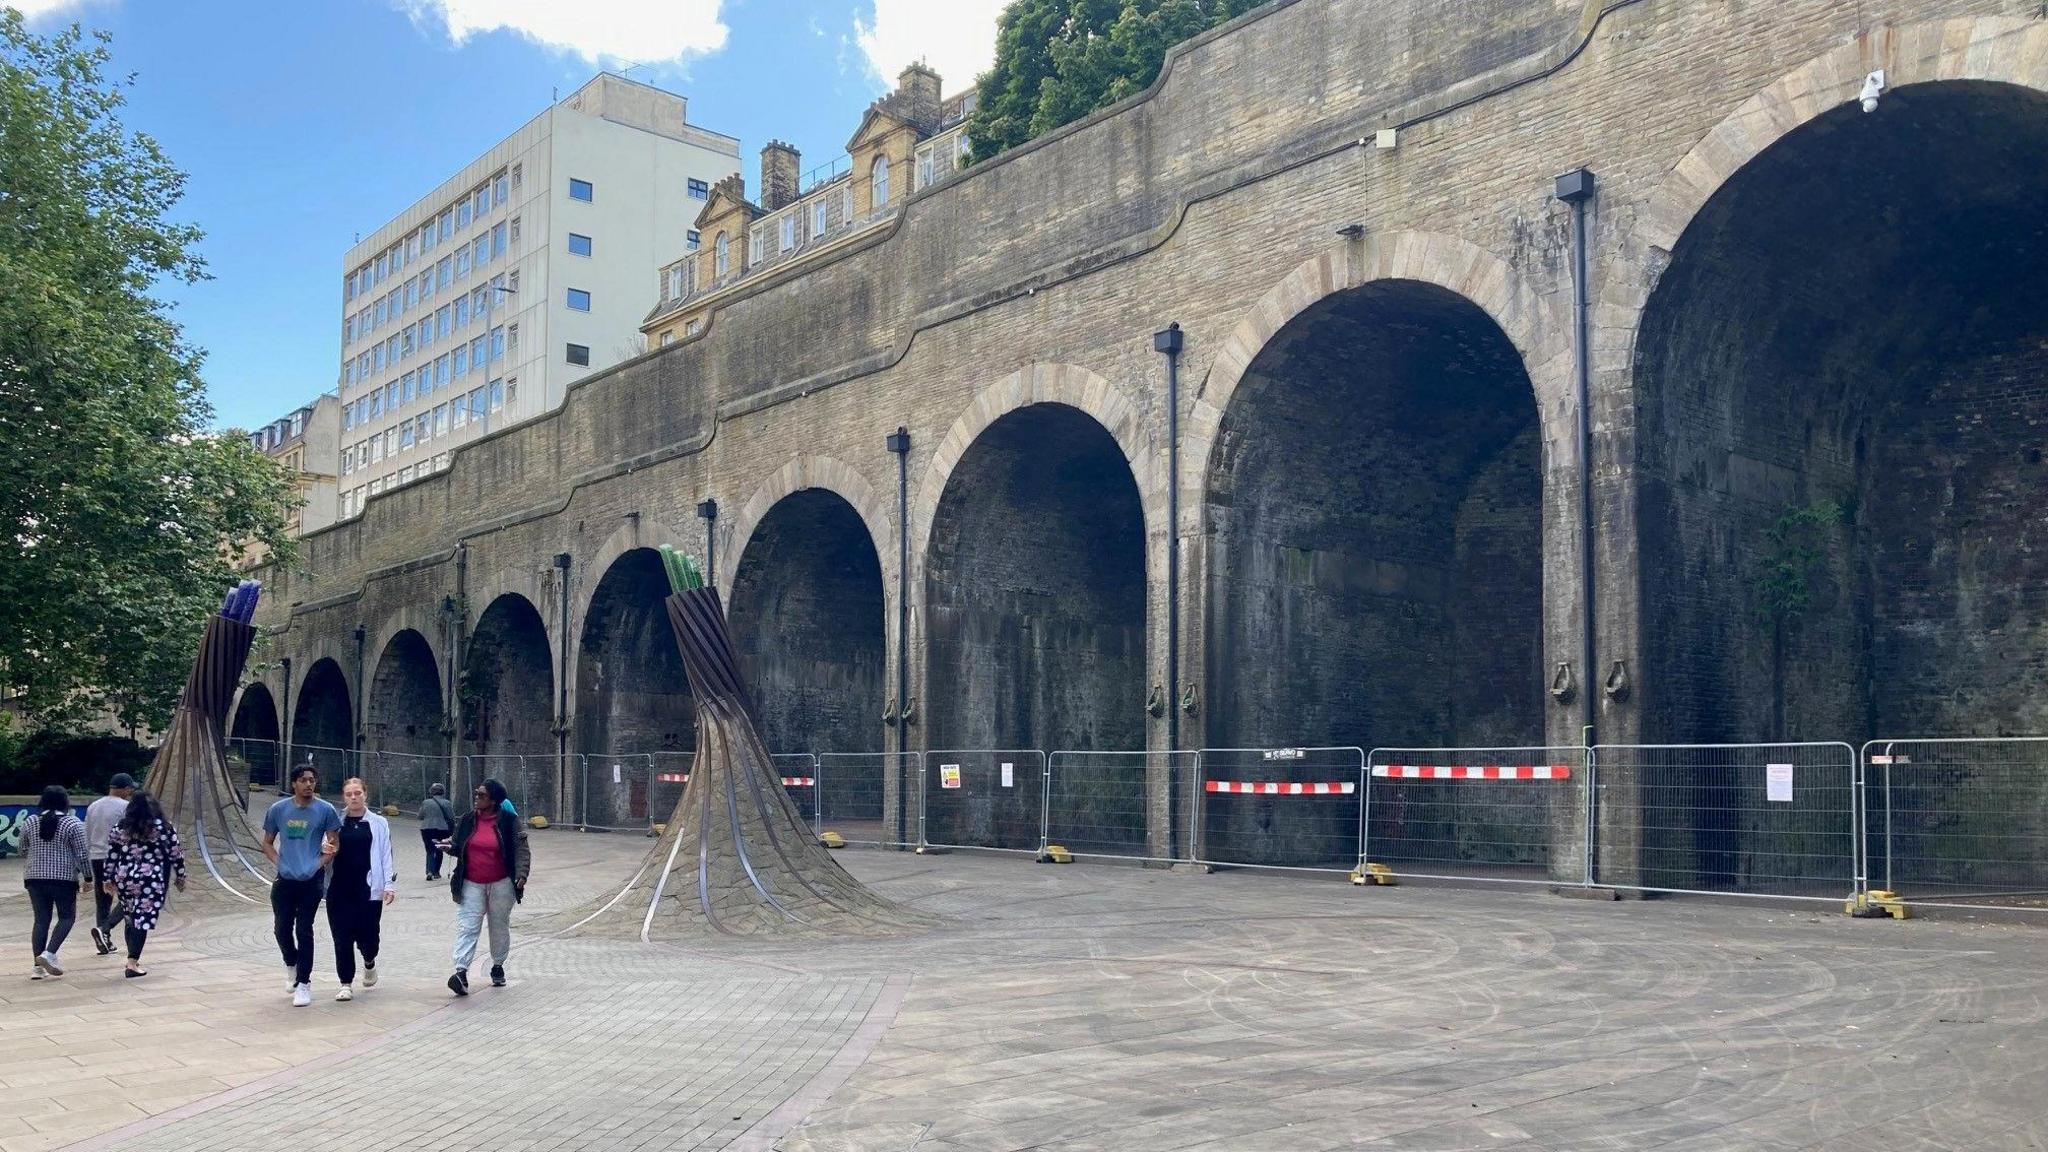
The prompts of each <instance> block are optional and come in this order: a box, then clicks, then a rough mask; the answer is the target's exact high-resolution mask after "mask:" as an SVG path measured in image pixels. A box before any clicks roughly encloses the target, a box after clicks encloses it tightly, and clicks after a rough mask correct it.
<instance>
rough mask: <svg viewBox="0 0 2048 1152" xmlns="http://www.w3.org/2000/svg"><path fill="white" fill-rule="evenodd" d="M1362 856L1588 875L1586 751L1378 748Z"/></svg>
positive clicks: (1555, 879)
mask: <svg viewBox="0 0 2048 1152" xmlns="http://www.w3.org/2000/svg"><path fill="white" fill-rule="evenodd" d="M1366 769H1367V771H1366V790H1367V791H1366V799H1365V839H1366V842H1365V854H1366V858H1367V859H1369V860H1373V861H1376V862H1378V863H1382V864H1386V865H1388V866H1389V867H1391V868H1392V869H1393V870H1394V871H1395V872H1396V873H1397V874H1399V875H1402V876H1416V877H1423V878H1436V879H1457V880H1491V881H1502V882H1507V883H1523V884H1556V883H1569V884H1582V883H1584V882H1585V879H1586V816H1587V810H1586V800H1587V797H1588V795H1589V794H1590V788H1589V786H1588V783H1587V779H1586V750H1585V749H1584V748H1582V747H1576V746H1572V747H1559V748H1542V747H1526V748H1375V749H1373V750H1372V753H1371V754H1370V755H1369V756H1368V757H1367V758H1366Z"/></svg>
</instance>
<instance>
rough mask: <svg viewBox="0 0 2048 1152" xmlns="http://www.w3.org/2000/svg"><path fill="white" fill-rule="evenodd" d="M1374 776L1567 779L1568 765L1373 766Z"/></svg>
mask: <svg viewBox="0 0 2048 1152" xmlns="http://www.w3.org/2000/svg"><path fill="white" fill-rule="evenodd" d="M1372 774H1373V775H1375V776H1382V777H1389V778H1392V779H1395V780H1569V779H1571V776H1572V769H1571V765H1569V764H1375V765H1373V766H1372Z"/></svg>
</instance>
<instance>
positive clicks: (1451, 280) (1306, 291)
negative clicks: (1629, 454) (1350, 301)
mask: <svg viewBox="0 0 2048 1152" xmlns="http://www.w3.org/2000/svg"><path fill="white" fill-rule="evenodd" d="M1381 280H1414V281H1419V282H1421V283H1424V284H1433V285H1435V286H1437V287H1439V288H1443V289H1446V290H1448V291H1450V292H1452V293H1454V294H1456V295H1458V296H1462V297H1464V298H1465V299H1466V300H1469V301H1470V302H1472V303H1473V304H1475V305H1477V306H1478V307H1479V308H1480V310H1482V311H1484V312H1485V313H1486V314H1487V315H1488V316H1489V317H1491V318H1492V320H1493V322H1494V323H1495V324H1496V325H1498V326H1499V327H1500V330H1501V331H1502V332H1503V333H1505V334H1506V335H1507V338H1508V340H1509V341H1510V342H1511V343H1512V344H1513V345H1514V346H1515V348H1516V350H1517V351H1519V352H1520V353H1521V356H1522V362H1523V365H1524V366H1525V367H1526V368H1527V370H1528V373H1529V382H1530V385H1531V387H1533V388H1534V389H1535V392H1536V403H1537V411H1538V413H1539V417H1540V418H1541V420H1542V421H1543V431H1544V439H1545V440H1546V441H1547V442H1549V443H1550V444H1551V445H1552V447H1553V448H1554V450H1555V451H1557V452H1558V453H1560V454H1561V456H1560V458H1561V459H1565V460H1567V461H1568V460H1569V456H1568V455H1566V454H1570V453H1575V452H1576V450H1577V449H1576V441H1575V439H1574V437H1573V435H1572V434H1571V428H1572V427H1573V425H1572V419H1573V414H1572V411H1571V403H1572V401H1571V397H1572V364H1573V358H1572V345H1571V328H1570V316H1569V315H1568V314H1567V310H1566V308H1565V307H1564V306H1562V305H1561V304H1559V303H1558V302H1556V301H1554V300H1553V299H1551V298H1550V297H1546V296H1544V295H1543V294H1541V293H1539V292H1537V291H1536V289H1535V287H1534V286H1533V285H1532V284H1530V283H1529V282H1528V280H1527V279H1526V278H1524V277H1523V276H1522V275H1520V274H1519V273H1517V272H1516V271H1515V269H1514V267H1513V265H1511V264H1509V263H1508V262H1507V261H1506V260H1503V259H1501V258H1500V257H1499V256H1497V255H1494V254H1493V253H1492V252H1489V251H1487V250H1486V249H1484V248H1481V247H1480V246H1478V245H1476V244H1474V243H1472V242H1471V241H1469V240H1465V239H1463V238H1461V237H1457V236H1447V235H1444V234H1441V233H1434V232H1388V233H1384V234H1381V235H1376V236H1375V235H1368V236H1366V237H1365V238H1363V239H1362V240H1359V241H1355V242H1348V243H1345V244H1340V245H1337V246H1335V247H1332V248H1330V249H1328V250H1326V251H1324V252H1322V253H1320V254H1318V255H1316V256H1312V257H1310V258H1309V259H1307V260H1304V261H1302V262H1301V263H1300V264H1298V265H1296V266H1295V267H1294V269H1293V270H1292V271H1290V272H1289V273H1288V274H1287V275H1286V276H1283V277H1282V278H1281V279H1280V282H1279V283H1277V284H1275V285H1274V286H1273V287H1272V288H1270V289H1268V290H1267V291H1266V294H1265V295H1264V296H1261V297H1260V298H1259V301H1258V303H1256V304H1254V305H1252V307H1251V310H1250V311H1249V312H1248V313H1247V314H1246V316H1245V318H1244V319H1243V320H1241V321H1239V322H1238V325H1237V327H1236V328H1234V329H1232V330H1231V333H1230V335H1229V337H1228V338H1226V339H1225V340H1224V342H1223V347H1222V348H1221V349H1220V350H1219V351H1218V352H1217V353H1216V358H1215V360H1214V361H1212V362H1211V364H1210V366H1209V371H1208V374H1207V375H1206V377H1205V378H1204V379H1203V380H1202V382H1201V385H1200V387H1198V388H1197V389H1196V391H1195V395H1194V399H1193V403H1192V404H1191V405H1190V407H1189V410H1188V415H1187V421H1186V423H1185V424H1184V425H1182V428H1181V474H1180V477H1179V480H1178V482H1179V484H1180V486H1181V522H1182V527H1181V529H1180V530H1181V532H1182V534H1183V535H1194V534H1197V533H1198V532H1199V531H1200V528H1199V525H1200V523H1201V521H1200V519H1199V518H1200V516H1201V501H1202V495H1203V488H1204V485H1205V484H1206V482H1207V478H1208V476H1209V473H1210V469H1211V468H1212V466H1213V464H1214V461H1213V460H1212V457H1213V455H1214V453H1215V447H1216V436H1217V432H1218V431H1219V430H1220V429H1221V428H1222V425H1223V417H1224V413H1225V412H1227V411H1228V410H1229V408H1230V400H1231V397H1232V396H1234V395H1235V394H1236V393H1237V389H1238V386H1239V384H1241V383H1242V382H1243V380H1244V375H1245V373H1246V372H1247V371H1248V370H1250V368H1251V366H1252V362H1253V361H1254V360H1256V359H1257V358H1258V355H1259V353H1260V352H1261V351H1263V350H1265V348H1266V346H1267V345H1268V344H1269V343H1271V341H1272V339H1273V338H1274V337H1275V336H1277V335H1279V334H1280V331H1281V330H1282V329H1283V328H1285V327H1287V325H1288V323H1289V322H1290V321H1292V320H1293V319H1294V318H1295V317H1296V316H1299V315H1301V314H1302V313H1303V312H1305V311H1307V310H1308V309H1309V308H1311V307H1313V306H1314V305H1316V304H1317V303H1319V302H1320V301H1322V300H1325V299H1327V298H1329V297H1330V296H1333V295H1336V294H1337V293H1339V292H1343V291H1346V290H1348V289H1352V288H1357V287H1361V286H1363V285H1365V284H1369V283H1372V282H1374V281H1381Z"/></svg>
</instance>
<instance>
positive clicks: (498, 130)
mask: <svg viewBox="0 0 2048 1152" xmlns="http://www.w3.org/2000/svg"><path fill="white" fill-rule="evenodd" d="M0 2H5V0H0ZM13 2H14V3H16V4H17V5H19V6H21V7H23V9H24V11H26V12H27V14H28V15H29V17H30V19H31V24H32V26H33V27H35V28H37V29H39V30H49V29H51V28H54V27H58V26H61V25H63V24H65V23H69V22H72V21H77V22H80V23H83V24H85V25H87V26H88V27H93V28H102V29H105V30H107V31H109V32H111V33H112V34H113V36H114V43H113V52H114V59H115V70H116V71H117V72H134V73H137V77H136V83H135V86H134V87H133V88H132V89H131V90H130V94H129V108H128V111H127V114H126V119H127V121H128V123H129V125H130V126H131V127H132V128H136V129H139V130H142V131H146V132H148V133H150V134H152V135H154V136H155V137H157V139H158V140H160V141H161V142H162V143H163V146H164V148H165V150H166V151H167V152H168V153H169V155H170V157H171V159H172V160H173V161H174V162H176V163H177V164H178V165H179V166H180V167H182V168H183V169H184V170H185V171H186V172H187V173H189V174H190V176H191V182H190V185H189V190H188V194H187V196H186V199H185V201H184V203H183V205H182V206H181V211H180V216H181V218H183V219H185V220H188V221H191V222H193V223H196V224H198V225H199V226H200V227H201V228H203V229H204V230H205V231H206V238H205V240H204V241H203V242H202V244H201V248H200V250H201V252H202V254H203V255H204V256H205V257H206V260H207V263H208V265H209V269H210V271H211V272H212V274H213V276H214V279H212V280H210V281H207V282H205V283H203V284H200V285H197V286H194V287H191V288H184V287H179V288H177V289H176V290H175V291H173V292H169V293H167V294H168V295H169V296H170V297H171V298H172V299H174V300H175V301H176V302H177V318H178V320H179V322H180V323H182V324H183V325H184V327H185V332H186V336H187V337H188V338H189V339H190V340H191V341H192V342H193V343H194V344H196V345H197V346H199V347H201V348H203V349H205V350H206V352H207V361H206V366H205V369H204V375H205V378H206V381H207V386H208V391H209V393H210V395H211V397H212V400H213V403H214V406H215V409H216V413H217V419H218V422H219V423H220V424H221V425H223V426H230V425H233V426H249V425H253V424H259V423H262V422H264V421H266V420H269V419H273V418H275V417H276V416H279V415H282V414H283V413H285V412H287V411H290V410H291V409H292V408H295V407H297V406H298V405H299V404H302V403H304V402H306V401H307V400H309V399H311V398H312V397H313V396H315V395H317V394H319V393H320V392H322V391H327V390H331V389H332V388H333V387H334V377H335V372H336V367H337V364H338V361H339V355H340V353H339V342H340V329H339V325H340V299H339V295H340V288H341V259H342V254H343V252H345V251H346V250H347V249H348V247H349V245H350V244H351V243H352V242H353V241H354V239H355V237H356V235H357V234H358V233H363V232H369V231H371V230H373V229H375V228H376V227H377V226H378V225H380V224H382V223H383V222H384V221H385V220H387V219H389V218H390V217H391V216H393V215H395V214H396V213H397V212H398V211H400V210H402V209H403V208H405V207H406V206H407V205H409V204H411V203H412V202H413V201H414V200H416V199H418V198H419V197H420V196H422V195H424V194H425V193H427V192H428V191H430V190H431V189H432V188H433V186H434V185H436V184H437V183H439V182H440V181H441V180H443V179H445V178H446V177H447V176H449V175H450V174H452V173H453V172H454V171H455V170H456V169H458V168H460V167H461V166H462V165H463V164H466V163H467V162H469V160H471V159H472V158H474V157H475V156H476V155H477V154H479V153H481V152H483V151H484V150H485V149H487V148H489V147H490V146H491V145H492V144H495V143H496V142H497V141H498V140H499V139H500V138H502V137H503V136H505V135H506V134H507V133H509V132H511V131H512V130H513V129H515V128H517V127H518V126H519V125H520V124H523V123H525V122H526V121H527V120H528V119H530V118H531V117H533V116H534V115H535V114H537V113H538V112H539V111H540V110H541V109H543V108H545V107H546V106H547V103H548V100H549V95H550V92H551V91H554V90H559V92H560V93H561V94H562V95H567V94H568V93H569V92H570V91H571V90H573V89H574V88H575V87H576V86H578V85H579V84H581V83H582V82H583V81H584V80H586V79H588V78H589V77H590V75H591V73H592V72H593V71H595V70H596V69H597V68H598V67H600V66H608V67H611V68H613V69H614V70H624V69H626V68H628V67H629V66H630V67H632V70H631V71H630V73H629V74H630V75H631V76H633V77H634V78H635V79H638V80H643V81H646V82H648V83H652V84H656V85H659V86H661V87H664V88H669V89H671V90H673V91H677V92H681V93H683V94H684V95H686V96H688V97H689V99H690V119H691V120H692V121H693V122H695V123H697V124H701V125H703V126H704V127H706V128H710V129H712V130H714V131H718V132H724V133H727V134H728V135H734V136H738V137H739V138H740V155H741V171H742V172H744V173H745V174H746V176H747V181H748V185H749V187H751V186H752V184H753V182H754V179H755V176H756V167H757V159H756V156H757V153H758V152H759V150H760V147H761V145H762V144H763V143H765V142H766V141H767V140H768V139H769V138H771V137H777V138H780V139H783V140H787V141H789V142H791V143H793V144H795V145H796V146H797V147H798V148H799V149H801V150H802V151H803V154H804V162H805V166H806V167H809V166H810V165H811V164H813V163H822V162H824V161H825V160H828V159H830V158H831V157H834V156H836V155H838V154H839V153H840V152H841V150H842V149H843V148H844V146H845V143H846V139H847V137H848V136H850V135H851V134H852V133H853V130H854V128H855V127H856V126H857V125H858V122H859V118H860V112H861V110H862V109H863V108H865V107H866V105H867V103H868V101H870V100H872V99H873V98H874V97H875V96H876V95H878V94H880V93H881V92H882V91H884V90H885V89H886V87H887V84H886V83H885V81H884V80H883V76H884V75H887V76H888V77H890V78H891V80H892V81H893V77H894V76H895V73H896V72H897V71H898V70H899V69H900V68H901V67H902V65H903V64H905V63H907V62H909V60H910V59H911V58H913V57H920V56H921V57H924V58H927V59H928V60H929V61H930V63H931V64H932V66H933V67H935V68H937V69H939V71H940V72H941V73H942V74H943V75H944V76H945V82H946V91H947V92H948V93H949V94H950V93H952V92H953V91H956V90H957V89H959V88H962V87H965V86H966V85H968V84H970V83H972V81H973V73H974V72H976V71H978V70H979V69H981V68H984V67H986V66H987V62H988V59H989V56H990V53H991V52H992V50H993V44H994V40H995V15H996V13H997V11H999V10H1000V8H1001V3H1000V0H723V2H722V3H721V2H720V0H283V2H280V0H13ZM650 56H652V57H660V58H658V59H651V60H650V59H647V58H648V57H650ZM401 86H402V88H403V91H404V95H403V96H402V97H400V96H397V95H394V93H395V92H396V91H397V90H398V88H399V87H401Z"/></svg>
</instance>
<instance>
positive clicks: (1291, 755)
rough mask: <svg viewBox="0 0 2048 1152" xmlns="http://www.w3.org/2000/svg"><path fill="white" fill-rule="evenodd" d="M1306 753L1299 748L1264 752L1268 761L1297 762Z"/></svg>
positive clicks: (1274, 749)
mask: <svg viewBox="0 0 2048 1152" xmlns="http://www.w3.org/2000/svg"><path fill="white" fill-rule="evenodd" d="M1305 755H1307V753H1305V752H1303V751H1302V750H1301V749H1299V748H1272V749H1268V750H1267V752H1266V759H1268V760H1299V759H1301V758H1302V757H1303V756H1305Z"/></svg>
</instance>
